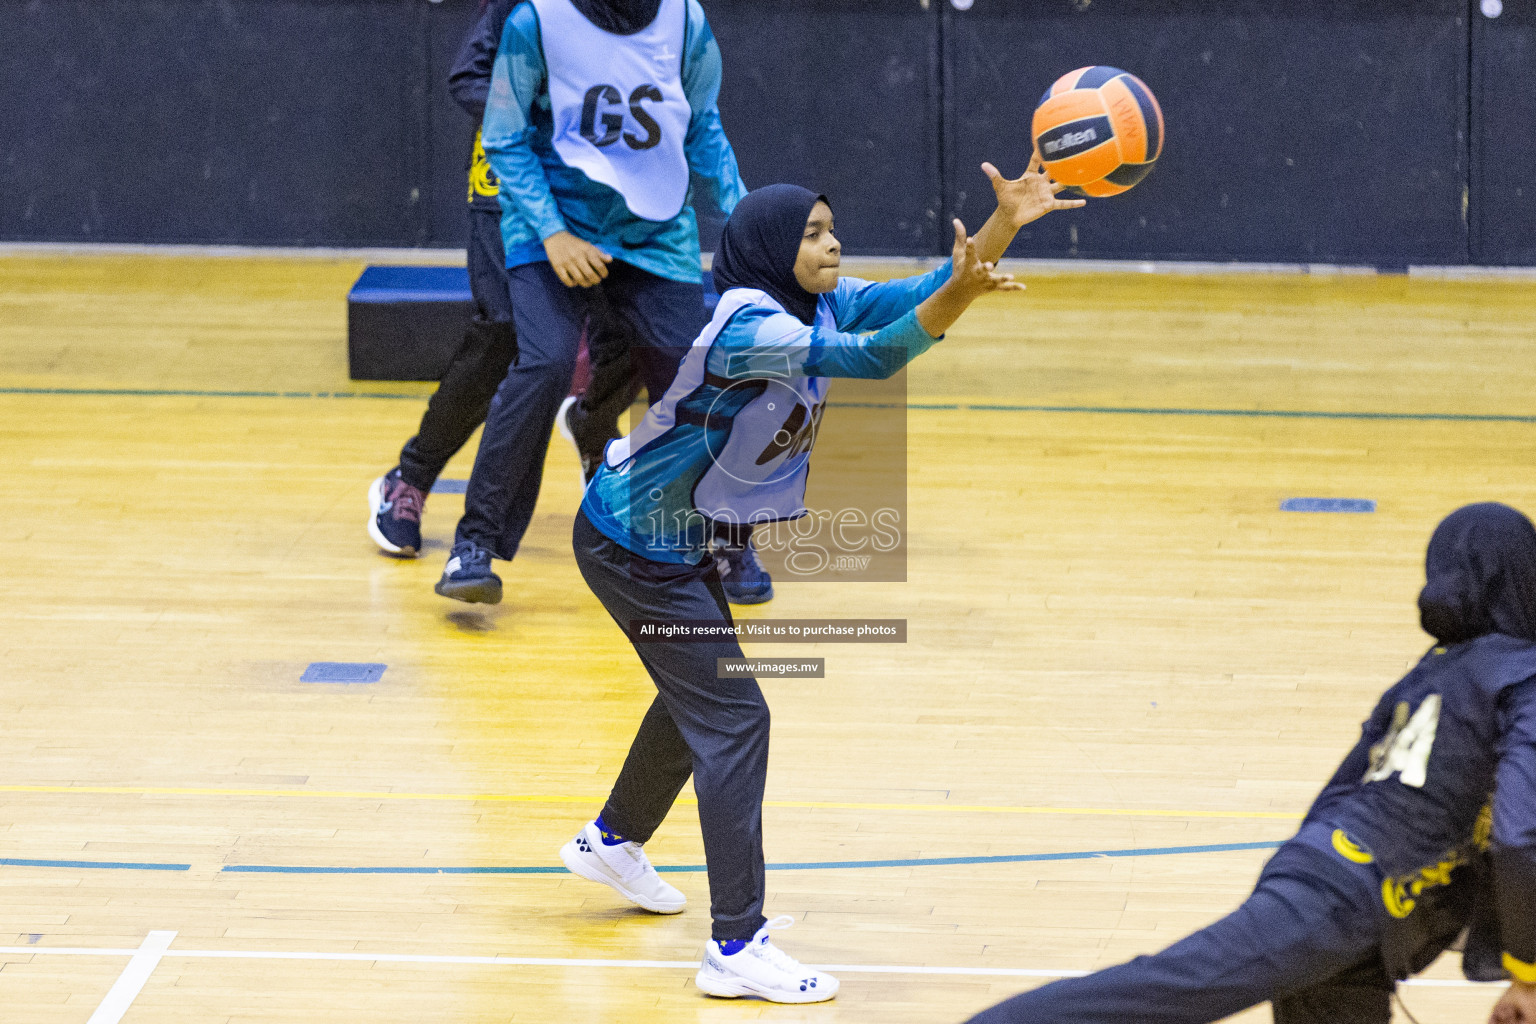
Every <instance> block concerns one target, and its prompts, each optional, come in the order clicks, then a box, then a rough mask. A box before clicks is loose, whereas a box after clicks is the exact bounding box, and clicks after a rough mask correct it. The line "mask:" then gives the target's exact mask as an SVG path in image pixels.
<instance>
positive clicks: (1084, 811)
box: [0, 786, 1301, 821]
mask: <svg viewBox="0 0 1536 1024" xmlns="http://www.w3.org/2000/svg"><path fill="white" fill-rule="evenodd" d="M0 793H76V794H117V795H126V796H223V797H230V796H253V797H284V798H291V797H309V798H312V799H329V800H447V801H459V802H464V803H507V804H598V803H601V802H602V801H603V799H604V798H603V797H600V796H545V795H524V794H518V793H399V792H370V791H364V790H357V791H353V790H324V789H212V788H200V787H193V786H0ZM677 802H678V803H682V804H693V803H697V802H698V801H697V800H695V799H693V798H691V797H681V798H679V799H678V801H677ZM763 806H764V807H789V808H803V809H812V810H837V811H925V812H926V811H939V812H946V813H950V814H1065V815H1080V816H1085V817H1099V816H1104V817H1125V818H1234V819H1237V818H1246V819H1271V820H1283V821H1296V820H1298V819H1299V818H1301V815H1300V814H1295V813H1292V812H1290V811H1180V810H1166V809H1148V808H1137V807H1014V806H1008V805H994V804H891V803H855V802H843V801H829V800H764V801H763Z"/></svg>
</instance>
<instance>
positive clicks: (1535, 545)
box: [1419, 502, 1536, 644]
mask: <svg viewBox="0 0 1536 1024" xmlns="http://www.w3.org/2000/svg"><path fill="white" fill-rule="evenodd" d="M1424 575H1425V576H1426V577H1427V579H1428V581H1429V582H1427V583H1426V584H1425V585H1424V590H1423V592H1422V593H1420V594H1419V622H1420V623H1421V624H1422V625H1423V627H1424V632H1426V633H1428V634H1429V635H1431V636H1433V637H1434V638H1435V639H1436V640H1438V641H1440V642H1441V643H1443V644H1459V643H1463V642H1465V641H1467V640H1472V639H1475V638H1477V637H1480V636H1484V635H1486V634H1488V633H1503V634H1505V635H1506V636H1513V637H1518V638H1520V639H1521V640H1530V641H1533V642H1536V528H1533V527H1532V526H1531V521H1530V520H1529V519H1527V518H1526V517H1525V516H1524V515H1522V514H1521V513H1519V512H1517V511H1515V510H1514V509H1512V508H1510V507H1509V506H1508V505H1500V504H1497V503H1495V502H1485V503H1483V504H1480V505H1467V506H1464V507H1462V508H1459V509H1457V510H1456V511H1455V512H1452V513H1451V514H1450V515H1448V516H1446V517H1445V520H1444V521H1443V522H1442V523H1441V524H1440V525H1439V526H1438V527H1436V528H1435V533H1434V536H1433V537H1431V538H1430V539H1429V552H1428V554H1426V555H1425V557H1424Z"/></svg>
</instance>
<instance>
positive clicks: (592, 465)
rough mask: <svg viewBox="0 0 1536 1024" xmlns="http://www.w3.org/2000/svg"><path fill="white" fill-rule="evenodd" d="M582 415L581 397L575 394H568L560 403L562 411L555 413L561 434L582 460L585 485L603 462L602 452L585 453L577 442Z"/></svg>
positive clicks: (590, 480)
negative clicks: (578, 421) (579, 421)
mask: <svg viewBox="0 0 1536 1024" xmlns="http://www.w3.org/2000/svg"><path fill="white" fill-rule="evenodd" d="M580 415H581V399H580V398H578V397H576V396H575V395H568V396H566V399H565V401H563V402H561V403H560V411H559V412H558V413H556V414H555V426H556V427H558V428H559V429H560V436H561V437H563V438H565V439H566V440H567V441H569V442H570V443H571V447H572V448H574V449H575V450H576V458H577V459H579V460H580V461H581V483H582V486H583V487H585V486H586V485H587V484H589V483H591V482H592V477H593V476H595V475H596V474H597V467H598V465H599V464H600V463H601V462H602V454H601V453H599V454H597V455H592V454H590V453H585V452H583V451H582V450H581V445H580V444H578V443H577V441H576V430H577V417H579V416H580Z"/></svg>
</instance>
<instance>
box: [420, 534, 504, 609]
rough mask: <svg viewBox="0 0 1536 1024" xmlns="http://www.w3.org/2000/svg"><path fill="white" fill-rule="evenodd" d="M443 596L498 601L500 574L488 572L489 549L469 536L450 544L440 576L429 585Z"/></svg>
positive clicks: (482, 601)
mask: <svg viewBox="0 0 1536 1024" xmlns="http://www.w3.org/2000/svg"><path fill="white" fill-rule="evenodd" d="M432 589H433V590H435V591H437V592H438V593H439V594H441V595H443V596H444V597H451V598H453V599H454V600H455V601H467V602H469V603H470V604H500V603H501V577H500V576H497V575H496V574H495V573H493V572H491V553H490V552H489V551H487V550H485V548H482V547H481V546H480V545H478V544H476V543H475V542H474V541H472V540H463V541H459V543H457V544H455V545H454V546H453V553H452V554H451V555H449V556H448V564H447V565H445V566H443V578H442V579H440V580H438V581H437V586H435V587H433V588H432Z"/></svg>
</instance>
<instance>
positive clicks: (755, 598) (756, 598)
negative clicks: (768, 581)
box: [725, 585, 773, 604]
mask: <svg viewBox="0 0 1536 1024" xmlns="http://www.w3.org/2000/svg"><path fill="white" fill-rule="evenodd" d="M725 599H726V600H727V601H729V602H730V603H731V604H767V603H768V602H769V601H772V600H773V587H772V586H771V585H770V586H769V587H768V589H767V590H765V591H763V592H762V593H761V594H733V593H731V591H730V588H728V587H727V588H726V590H725Z"/></svg>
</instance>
